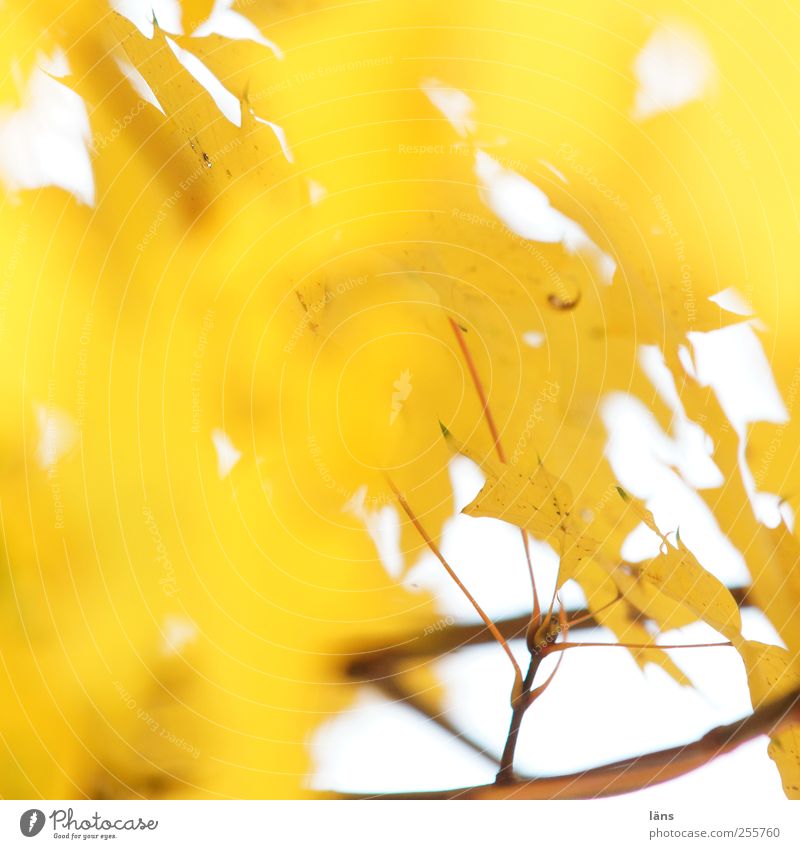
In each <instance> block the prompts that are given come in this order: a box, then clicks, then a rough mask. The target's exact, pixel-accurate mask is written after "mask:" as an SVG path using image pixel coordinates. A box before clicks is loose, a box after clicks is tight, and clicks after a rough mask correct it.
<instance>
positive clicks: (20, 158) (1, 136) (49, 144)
mask: <svg viewBox="0 0 800 849" xmlns="http://www.w3.org/2000/svg"><path fill="white" fill-rule="evenodd" d="M68 73H69V65H68V64H67V60H66V57H65V55H64V53H63V52H61V51H60V50H57V51H56V52H55V53H54V54H53V55H52V56H50V57H47V56H44V55H43V54H42V55H40V56H39V62H38V67H36V68H34V69H33V71H32V72H31V75H30V77H29V78H28V81H27V87H26V90H25V93H24V97H23V102H22V106H21V107H20V108H19V109H9V108H3V107H2V106H0V177H2V180H3V182H4V183H5V185H6V186H7V187H8V188H9V189H10V190H11V191H12V192H13V191H18V190H21V189H38V188H42V187H44V186H58V187H59V188H62V189H65V190H66V191H68V192H70V193H71V194H73V195H74V196H75V197H76V198H77V199H78V200H79V201H81V203H84V204H87V205H88V206H91V205H93V204H94V198H95V185H94V175H93V173H92V163H91V159H90V156H89V140H90V136H91V130H90V127H89V116H88V115H87V113H86V106H85V104H84V102H83V98H82V97H80V96H79V95H78V94H76V93H75V92H74V91H72V90H71V89H70V88H68V87H67V86H65V85H63V84H62V83H60V82H58V80H57V79H54V77H59V76H65V75H67V74H68Z"/></svg>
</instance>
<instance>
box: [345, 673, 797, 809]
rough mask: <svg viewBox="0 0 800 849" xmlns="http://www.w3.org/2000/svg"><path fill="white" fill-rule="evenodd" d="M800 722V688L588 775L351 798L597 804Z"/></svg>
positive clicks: (668, 778)
mask: <svg viewBox="0 0 800 849" xmlns="http://www.w3.org/2000/svg"><path fill="white" fill-rule="evenodd" d="M797 722H800V689H797V690H794V691H792V692H791V693H788V694H787V695H786V696H783V697H782V698H780V699H777V700H775V701H774V702H771V703H769V704H766V705H763V706H762V707H759V708H758V709H757V710H755V711H753V713H751V714H750V715H749V716H746V717H745V718H744V719H740V720H739V721H738V722H733V723H731V724H730V725H720V726H718V727H717V728H714V729H712V730H711V731H709V732H708V733H707V734H704V735H703V736H702V737H701V738H700V739H699V740H696V741H695V742H693V743H688V744H686V745H684V746H675V747H673V748H670V749H662V750H661V751H657V752H651V753H650V754H647V755H641V756H640V757H636V758H628V759H626V760H622V761H616V762H615V763H610V764H606V765H604V766H599V767H595V768H593V769H589V770H586V771H585V772H576V773H572V774H570V775H557V776H552V777H549V778H535V779H525V778H520V779H517V780H515V781H512V782H509V783H507V784H484V785H478V786H475V787H459V788H456V789H452V790H441V791H433V792H423V793H391V794H388V793H387V794H379V793H378V794H370V795H355V794H341V795H339V798H350V799H592V798H598V797H603V796H616V795H619V794H621V793H630V792H632V791H634V790H641V789H643V788H645V787H651V786H653V785H655V784H661V783H663V782H664V781H669V780H670V779H673V778H677V777H679V776H681V775H686V774H687V773H689V772H692V771H693V770H695V769H697V768H698V767H701V766H704V765H705V764H707V763H710V762H711V761H713V760H714V759H715V758H717V757H719V756H720V755H724V754H727V753H729V752H732V751H733V750H734V749H736V748H738V747H739V746H741V745H742V744H743V743H747V742H749V741H750V740H753V739H755V738H756V737H760V736H761V735H763V734H768V735H772V734H775V733H777V732H778V731H781V730H783V729H784V728H786V727H787V726H788V725H790V724H793V723H797Z"/></svg>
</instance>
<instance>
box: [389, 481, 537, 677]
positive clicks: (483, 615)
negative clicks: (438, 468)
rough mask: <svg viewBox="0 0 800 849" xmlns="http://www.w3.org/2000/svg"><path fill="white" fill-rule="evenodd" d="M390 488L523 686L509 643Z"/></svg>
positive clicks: (393, 487)
mask: <svg viewBox="0 0 800 849" xmlns="http://www.w3.org/2000/svg"><path fill="white" fill-rule="evenodd" d="M389 486H390V487H391V488H392V491H393V492H394V494H395V497H396V498H397V501H398V503H399V504H400V506H401V507H402V508H403V511H404V512H405V514H406V516H408V518H409V519H410V521H411V524H412V525H414V527H415V528H416V529H417V532H418V533H419V535H420V536H421V537H422V539H423V540H424V541H425V544H426V545H427V546H428V548H429V549H430V550H431V551H432V552H433V554H434V555H435V556H436V559H437V560H438V561H439V562H440V563H441V564H442V566H444V568H445V570H446V571H447V574H448V575H449V576H450V577H451V578H452V579H453V580H454V581H455V583H456V586H458V588H459V589H460V590H461V592H462V593H464V595H465V597H466V598H467V599H468V600H469V603H470V604H471V605H472V606H473V607H474V608H475V611H476V612H477V614H478V616H480V617H481V619H482V620H483V621H484V623H485V625H486V627H487V628H488V629H489V631H490V632H491V634H492V636H493V637H494V638H495V640H497V642H498V643H499V644H500V645H501V646H502V648H503V651H504V652H505V653H506V655H507V656H508V659H509V660H510V661H511V665H512V666H513V667H514V676H515V680H516V681H517V682H519V683H520V684H521V683H522V670H521V669H520V668H519V664H518V663H517V659H516V658H515V657H514V653H513V652H512V651H511V649H510V648H509V647H508V643H507V642H506V640H505V637H503V635H502V634H501V633H500V632H499V631H498V630H497V628H496V627H495V624H494V622H492V620H491V619H490V618H489V616H488V615H487V614H486V613H485V612H484V610H483V608H482V607H481V606H480V605H479V604H478V602H477V601H476V600H475V598H474V597H473V595H472V593H471V592H470V591H469V590H468V589H467V588H466V586H465V585H464V583H463V582H462V581H461V579H460V578H459V577H458V575H456V573H455V572H454V571H453V569H452V567H451V566H450V564H449V563H448V562H447V561H446V560H445V559H444V555H443V554H442V552H441V551H439V547H438V546H437V545H436V543H435V542H434V541H433V539H432V538H431V536H430V535H429V534H428V532H427V531H426V530H425V528H424V527H423V525H422V523H421V522H420V521H419V519H417V517H416V515H415V514H414V511H413V510H412V509H411V507H410V506H409V504H408V502H407V501H406V499H405V497H404V496H403V494H402V493H401V492H400V490H399V489H398V488H397V487H396V486H395V485H394V482H393V481H392V480H391V479H389Z"/></svg>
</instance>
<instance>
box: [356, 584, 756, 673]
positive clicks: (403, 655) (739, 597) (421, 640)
mask: <svg viewBox="0 0 800 849" xmlns="http://www.w3.org/2000/svg"><path fill="white" fill-rule="evenodd" d="M729 589H730V592H731V595H732V596H733V597H734V598H735V599H736V601H737V603H738V604H739V606H740V607H748V606H750V605H751V604H752V602H751V601H750V598H749V596H748V591H749V587H730V588H729ZM620 603H621V604H623V603H626V602H625V601H624V599H623V601H621V602H620ZM631 611H632V621H639V622H646V621H647V617H645V616H643V615H640V614H638V613H637V612H636V611H635V610H634V608H631ZM567 616H568V617H569V618H570V619H579V620H582V621H580V622H576V623H575V624H571V625H570V631H580V630H583V629H588V628H597V627H600V623H598V622H597V621H596V620H595V619H594V618H593V616H592V613H591V611H590V610H585V609H581V608H575V609H572V610H568V611H567ZM584 617H585V618H584ZM529 623H530V614H523V615H522V616H515V617H513V618H511V619H498V620H497V621H496V622H495V623H494V624H495V627H496V628H497V630H498V631H499V632H500V634H501V635H502V636H503V638H504V639H505V640H506V641H508V640H521V639H524V637H525V634H526V631H527V628H528V625H529ZM493 639H494V637H493V636H492V635H491V634H490V633H489V631H488V630H487V628H486V626H485V625H481V624H475V625H449V626H447V627H446V628H443V629H442V630H441V631H437V632H435V633H433V634H426V635H423V636H416V635H415V636H411V635H409V638H408V639H406V640H404V641H403V642H400V643H398V644H397V645H394V646H376V647H375V648H373V649H371V650H369V649H368V650H366V651H365V650H363V649H362V650H360V651H358V652H357V653H356V652H354V654H355V657H353V659H352V660H351V661H350V662H349V663H348V665H347V674H348V676H349V677H350V678H354V679H356V680H369V676H370V674H371V673H372V671H373V669H377V668H383V669H385V666H384V664H385V663H387V662H389V663H395V662H397V661H399V660H407V659H409V658H414V657H438V656H440V655H444V654H447V653H448V652H451V651H456V650H458V649H464V648H468V647H469V646H477V645H484V644H485V643H488V642H491V641H492V640H493Z"/></svg>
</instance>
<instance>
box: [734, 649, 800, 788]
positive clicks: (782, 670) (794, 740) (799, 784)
mask: <svg viewBox="0 0 800 849" xmlns="http://www.w3.org/2000/svg"><path fill="white" fill-rule="evenodd" d="M739 651H740V653H741V656H742V660H743V661H744V665H745V669H746V670H747V683H748V685H749V687H750V699H751V701H752V703H753V708H754V709H755V708H757V707H760V706H761V705H762V704H764V703H765V702H771V701H774V700H775V699H778V698H780V697H781V696H785V695H787V694H788V693H790V692H792V690H796V689H797V688H798V687H800V669H798V666H797V660H796V659H793V658H792V655H791V654H789V652H787V651H786V649H782V648H780V647H779V646H771V645H767V644H765V643H759V642H756V641H755V640H745V641H743V642H742V645H741V646H740V648H739ZM768 752H769V756H770V757H771V758H772V760H773V761H775V764H776V766H777V767H778V770H779V772H780V774H781V781H782V782H783V790H784V792H785V793H786V795H787V797H788V798H789V799H800V726H798V725H793V726H791V727H790V728H787V729H786V730H784V731H781V732H780V733H779V734H774V735H773V736H772V738H771V740H770V744H769V748H768Z"/></svg>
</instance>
